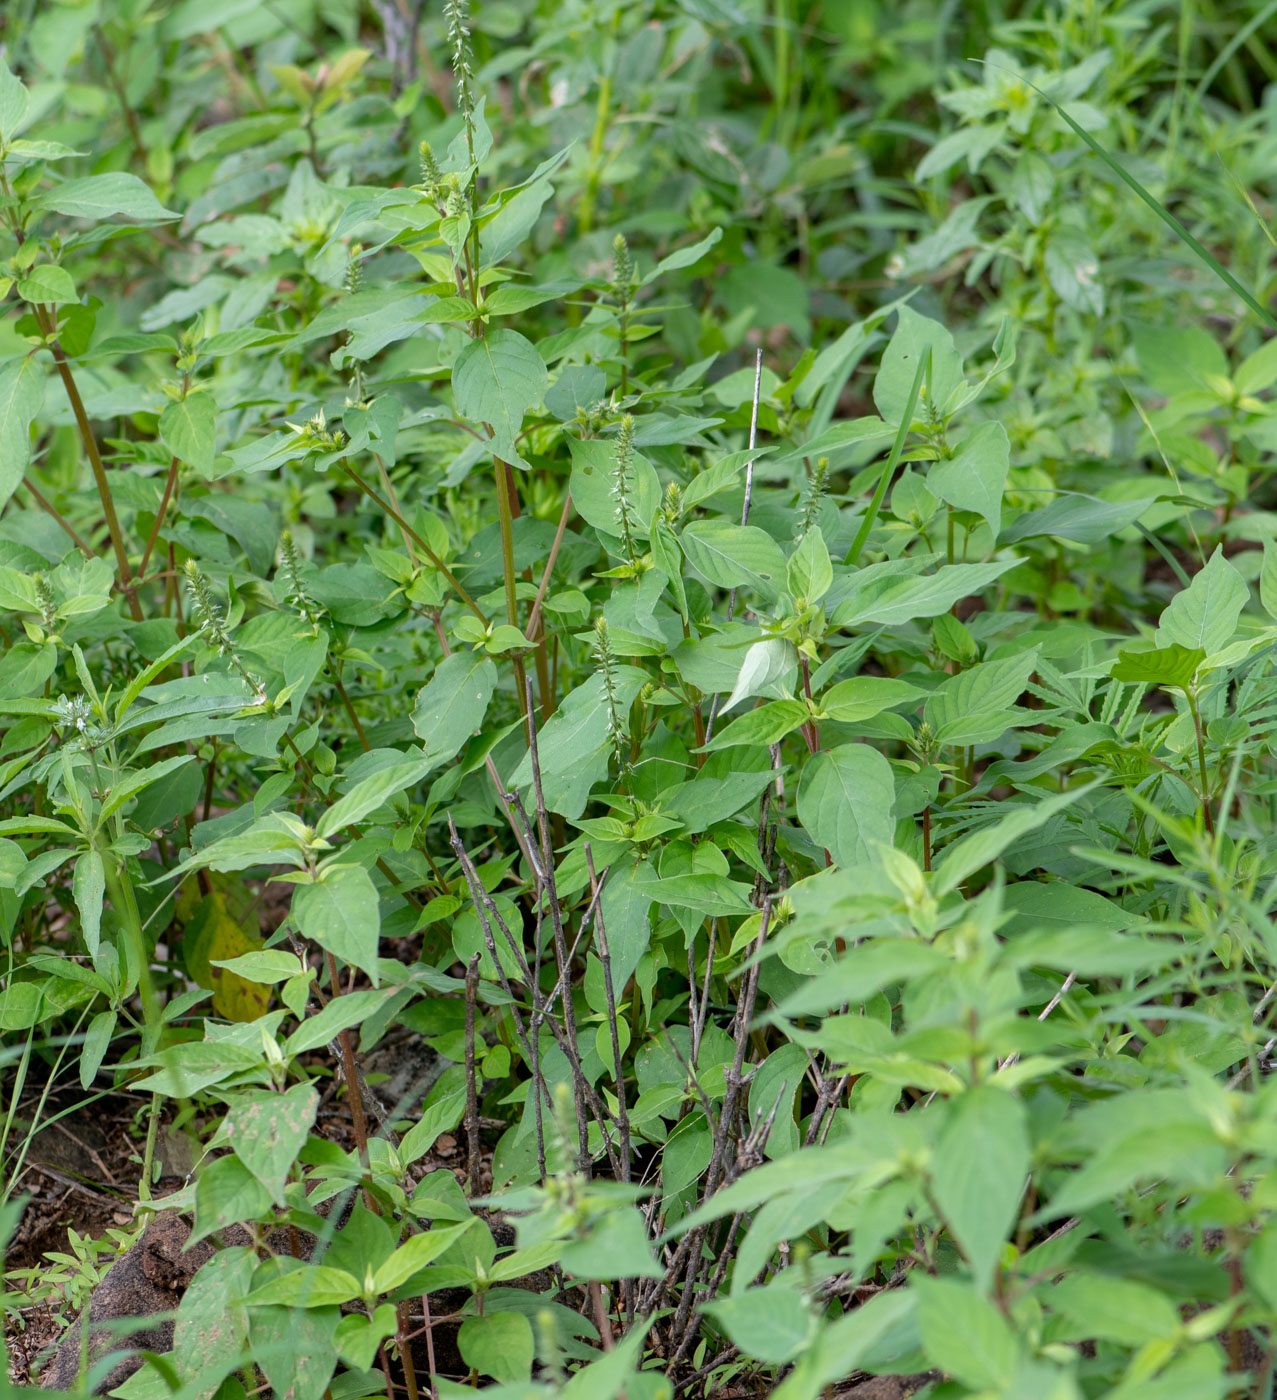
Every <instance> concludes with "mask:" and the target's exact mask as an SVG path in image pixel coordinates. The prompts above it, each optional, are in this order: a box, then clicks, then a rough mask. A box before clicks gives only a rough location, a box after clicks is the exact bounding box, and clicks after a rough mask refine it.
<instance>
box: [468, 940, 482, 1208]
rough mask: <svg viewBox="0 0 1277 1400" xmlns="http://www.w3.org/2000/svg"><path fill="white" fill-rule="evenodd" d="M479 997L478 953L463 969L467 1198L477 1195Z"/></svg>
mask: <svg viewBox="0 0 1277 1400" xmlns="http://www.w3.org/2000/svg"><path fill="white" fill-rule="evenodd" d="M478 994H479V954H478V953H476V954H475V955H474V957H472V958H471V959H470V964H469V966H468V967H467V968H466V1157H467V1164H468V1166H469V1172H470V1195H471V1196H472V1197H474V1196H477V1195H478V1194H479V1093H478V1088H477V1086H476V1084H475V1063H474V1061H475V1053H474V1004H475V999H476V998H477V996H478Z"/></svg>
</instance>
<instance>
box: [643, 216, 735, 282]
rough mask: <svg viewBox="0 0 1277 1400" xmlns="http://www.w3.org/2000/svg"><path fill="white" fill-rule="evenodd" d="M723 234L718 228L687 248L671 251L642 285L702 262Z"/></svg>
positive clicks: (644, 279)
mask: <svg viewBox="0 0 1277 1400" xmlns="http://www.w3.org/2000/svg"><path fill="white" fill-rule="evenodd" d="M722 236H723V230H722V229H721V228H716V229H714V230H713V232H712V233H708V234H706V236H705V237H704V238H702V239H701V240H700V242H699V243H692V244H689V245H688V247H686V248H679V249H678V250H677V251H676V252H673V253H670V254H669V255H668V256H667V257H664V258H662V259H661V261H660V262H658V263H657V264H656V266H655V267H654V268H653V269H652V271H651V272H649V273H648V274H647V276H646V277H644V278H643V282H642V285H643V286H644V287H646V286H648V285H649V284H650V283H652V282H655V281H656V279H657V278H658V277H661V276H663V275H664V274H665V273H667V272H678V271H679V270H680V269H681V268H684V267H691V266H692V264H693V263H698V262H700V260H701V259H702V258H703V257H704V256H705V254H706V253H708V252H709V250H710V249H711V248H713V247H716V246H717V244H718V241H719V239H720V238H722Z"/></svg>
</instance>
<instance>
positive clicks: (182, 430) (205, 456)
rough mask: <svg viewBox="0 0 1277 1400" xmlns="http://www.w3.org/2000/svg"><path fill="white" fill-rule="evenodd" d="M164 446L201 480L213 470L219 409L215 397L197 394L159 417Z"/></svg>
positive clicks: (189, 396)
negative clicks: (189, 467)
mask: <svg viewBox="0 0 1277 1400" xmlns="http://www.w3.org/2000/svg"><path fill="white" fill-rule="evenodd" d="M160 437H161V439H162V440H163V442H164V446H165V447H167V448H168V450H169V451H170V452H171V453H172V454H173V455H174V457H177V458H179V459H180V460H181V461H183V462H185V463H186V464H187V465H188V466H191V467H194V468H195V470H196V471H197V472H199V473H200V475H201V476H207V475H208V473H209V472H210V471H211V470H212V466H213V454H214V448H215V444H216V438H217V406H216V404H214V402H213V396H212V394H207V393H204V392H203V391H200V390H197V391H196V392H195V393H193V394H187V396H186V397H185V398H184V399H179V400H177V402H175V403H171V404H169V406H168V407H167V408H166V409H165V410H164V412H163V413H161V414H160Z"/></svg>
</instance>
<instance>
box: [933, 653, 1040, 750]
mask: <svg viewBox="0 0 1277 1400" xmlns="http://www.w3.org/2000/svg"><path fill="white" fill-rule="evenodd" d="M1037 660H1038V650H1037V648H1036V647H1035V648H1034V649H1033V650H1032V651H1023V652H1019V653H1018V654H1016V655H1014V656H1008V657H1004V658H1003V659H1002V660H1000V661H982V662H981V663H980V664H979V665H977V666H971V667H969V668H968V669H967V670H965V671H959V672H958V674H957V675H956V676H953V677H951V678H950V679H949V680H947V681H945V682H944V683H943V684H942V685H941V686H939V687H938V688H937V689H936V690H935V691H933V692H932V694H931V696H930V698H929V699H928V700H927V703H926V706H925V708H924V710H923V713H924V714H925V715H926V719H927V723H928V724H929V725H930V726H931V728H932V731H933V732H934V733H937V734H938V733H939V732H940V731H941V730H943V729H944V728H945V726H946V725H950V724H954V723H956V722H967V721H969V720H970V719H971V717H972V716H974V715H982V714H993V713H1000V712H1003V711H1006V710H1007V709H1009V708H1010V706H1012V705H1014V704H1015V702H1016V701H1017V700H1018V699H1019V698H1020V696H1021V695H1023V693H1024V688H1025V686H1026V685H1028V683H1029V677H1030V676H1031V675H1032V674H1033V672H1034V669H1035V668H1036V666H1037ZM1004 727H1005V726H1004ZM967 742H970V741H967Z"/></svg>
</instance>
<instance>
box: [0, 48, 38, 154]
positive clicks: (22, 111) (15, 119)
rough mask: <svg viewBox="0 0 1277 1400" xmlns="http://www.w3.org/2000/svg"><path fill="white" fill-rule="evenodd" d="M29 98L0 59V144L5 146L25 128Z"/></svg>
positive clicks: (22, 85) (15, 77)
mask: <svg viewBox="0 0 1277 1400" xmlns="http://www.w3.org/2000/svg"><path fill="white" fill-rule="evenodd" d="M30 105H31V96H30V94H29V93H28V92H27V89H26V86H25V84H24V83H23V82H22V79H21V78H19V77H17V76H16V75H15V74H14V73H13V72H12V71H11V70H10V68H9V65H8V64H7V63H6V62H5V60H4V59H3V57H0V142H3V143H4V144H5V145H7V144H8V143H9V142H10V141H12V140H13V138H14V137H15V136H17V134H18V133H19V132H20V131H21V130H22V129H23V127H24V126H26V115H27V109H28V107H30Z"/></svg>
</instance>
